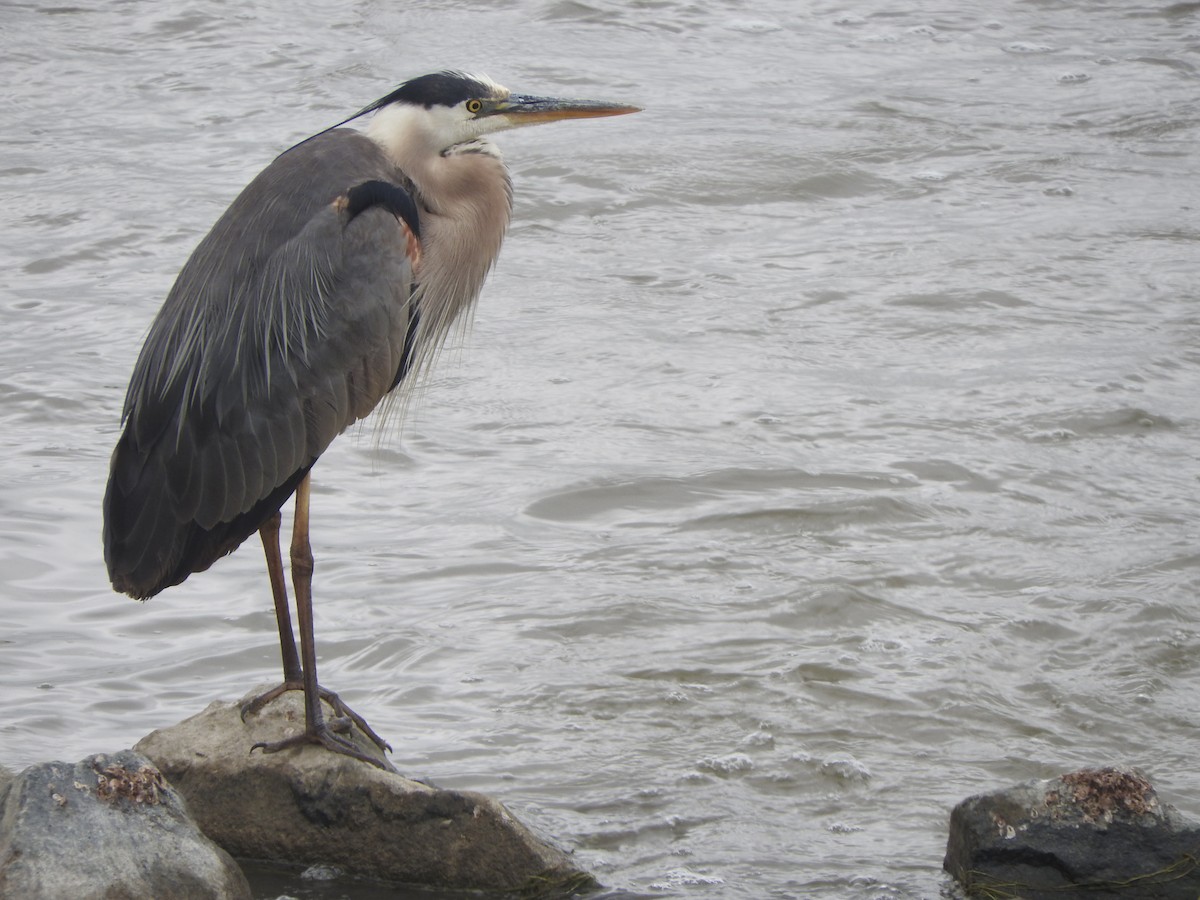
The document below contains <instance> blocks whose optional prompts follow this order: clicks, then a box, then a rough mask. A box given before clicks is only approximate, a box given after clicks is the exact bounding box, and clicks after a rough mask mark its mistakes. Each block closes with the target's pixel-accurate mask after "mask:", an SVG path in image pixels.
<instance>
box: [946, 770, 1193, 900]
mask: <svg viewBox="0 0 1200 900" xmlns="http://www.w3.org/2000/svg"><path fill="white" fill-rule="evenodd" d="M944 865H945V868H946V870H947V871H948V872H950V873H951V874H952V875H954V877H955V878H957V879H958V881H959V882H960V883H961V884H962V885H963V886H964V888H965V889H966V890H967V892H968V894H970V895H972V896H987V897H1020V898H1024V900H1043V898H1046V900H1048V898H1064V897H1073V896H1081V897H1082V896H1086V897H1089V898H1118V897H1123V898H1137V900H1159V898H1161V900H1196V898H1197V897H1198V896H1200V824H1197V823H1195V822H1191V821H1188V820H1186V819H1184V818H1183V816H1182V815H1180V813H1179V812H1178V811H1177V810H1176V809H1175V808H1174V807H1172V806H1171V805H1170V804H1167V803H1164V802H1162V801H1161V800H1160V799H1159V797H1158V794H1157V792H1156V791H1155V789H1154V787H1153V785H1151V784H1150V782H1149V781H1148V780H1147V779H1146V777H1145V776H1144V775H1143V774H1142V773H1140V772H1138V771H1137V770H1136V769H1129V768H1103V769H1084V770H1081V771H1078V772H1072V773H1069V774H1066V775H1062V776H1060V777H1058V778H1052V779H1047V780H1044V781H1031V782H1027V783H1024V784H1019V785H1015V786H1013V787H1010V788H1007V789H1005V790H1000V791H996V792H994V793H990V794H981V795H978V796H975V797H970V798H968V799H966V800H964V801H963V802H961V803H960V804H958V806H956V807H955V808H954V811H953V812H952V814H951V816H950V838H949V842H948V844H947V849H946V858H945V863H944Z"/></svg>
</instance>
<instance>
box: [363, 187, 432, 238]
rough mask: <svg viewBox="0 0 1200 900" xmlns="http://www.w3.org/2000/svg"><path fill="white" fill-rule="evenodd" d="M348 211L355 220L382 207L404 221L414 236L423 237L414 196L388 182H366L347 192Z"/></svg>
mask: <svg viewBox="0 0 1200 900" xmlns="http://www.w3.org/2000/svg"><path fill="white" fill-rule="evenodd" d="M346 200H347V201H348V203H347V206H346V211H347V213H349V216H350V219H351V220H353V219H354V217H355V216H357V215H358V214H359V213H361V212H363V211H365V210H368V209H370V208H371V207H372V206H381V207H383V208H384V209H386V210H387V211H388V212H390V213H391V214H392V215H394V216H396V217H397V218H399V219H403V220H404V224H406V225H407V226H408V228H409V231H411V232H412V233H413V235H414V236H416V237H418V238H419V237H420V236H421V219H420V216H419V215H418V214H417V204H416V201H414V200H413V198H412V194H410V193H409V192H408V191H406V190H404V188H402V187H397V186H396V185H394V184H390V183H388V182H386V181H364V182H363V183H362V184H359V185H355V186H354V187H352V188H350V190H348V191H347V192H346Z"/></svg>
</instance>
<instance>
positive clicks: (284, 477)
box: [104, 72, 637, 765]
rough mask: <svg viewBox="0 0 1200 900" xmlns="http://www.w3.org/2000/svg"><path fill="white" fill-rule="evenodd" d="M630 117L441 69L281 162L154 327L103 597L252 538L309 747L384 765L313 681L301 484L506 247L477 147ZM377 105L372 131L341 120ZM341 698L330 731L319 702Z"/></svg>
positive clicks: (207, 248) (285, 686)
mask: <svg viewBox="0 0 1200 900" xmlns="http://www.w3.org/2000/svg"><path fill="white" fill-rule="evenodd" d="M636 111H637V108H636V107H632V106H624V105H619V104H614V103H602V102H598V101H588V100H584V101H573V100H559V99H552V98H544V97H529V96H522V95H517V94H512V93H510V92H509V91H508V90H507V89H506V88H503V87H501V86H499V85H498V84H495V83H494V82H492V81H491V80H489V79H487V78H485V77H482V76H471V75H464V74H461V73H457V72H440V73H436V74H432V75H425V76H422V77H420V78H414V79H412V80H411V81H408V82H405V83H404V84H402V85H400V87H398V88H397V89H396V90H394V91H392V92H391V93H390V94H388V95H387V96H386V97H383V98H382V99H380V100H378V101H376V102H375V103H372V104H371V105H369V106H367V107H366V108H365V109H363V110H360V111H359V112H358V113H356V114H355V115H353V116H351V117H350V118H348V119H345V120H343V121H342V122H340V123H338V125H335V126H333V127H332V128H330V129H327V130H326V131H323V132H321V133H320V134H317V135H316V136H314V137H311V138H309V139H307V140H305V141H302V142H301V143H299V144H297V145H296V146H294V147H292V148H291V149H290V150H287V151H286V152H284V153H282V154H281V155H280V156H279V157H278V158H276V159H275V161H274V162H272V163H271V164H270V165H269V166H267V168H266V169H265V170H263V172H262V173H261V174H259V175H258V177H257V178H255V179H254V180H253V181H252V182H250V184H249V185H248V186H247V187H246V188H245V190H243V191H242V193H241V194H240V195H239V196H238V198H237V199H236V200H234V201H233V204H232V205H231V206H230V207H229V209H228V210H226V211H225V213H224V215H222V216H221V218H220V219H218V220H217V223H216V224H215V225H214V226H213V228H212V230H211V231H210V232H209V233H208V235H207V236H206V237H205V238H204V240H202V241H201V242H200V244H199V245H198V246H197V247H196V249H195V251H194V252H193V253H192V255H191V258H189V259H188V261H187V263H186V264H185V265H184V267H183V269H182V270H181V271H180V273H179V277H178V279H177V280H176V282H175V286H174V287H173V288H172V289H171V292H170V293H169V294H168V295H167V299H166V301H165V302H164V304H163V306H162V309H161V310H160V311H159V313H158V316H157V318H156V319H155V320H154V323H153V325H152V326H151V328H150V332H149V335H148V336H147V338H146V342H145V344H144V346H143V347H142V351H141V355H140V356H139V357H138V361H137V365H136V366H135V368H134V371H133V377H132V379H131V380H130V383H129V390H128V393H127V395H126V398H125V406H124V411H123V414H122V422H123V425H124V430H123V432H122V434H121V437H120V440H119V441H118V443H117V447H116V450H115V451H114V452H113V457H112V465H111V470H110V473H109V480H108V489H107V491H106V492H105V496H104V559H105V562H106V563H107V564H108V572H109V577H110V578H111V579H112V584H113V587H114V588H115V589H116V590H118V591H123V592H124V593H127V594H129V595H130V596H132V597H136V598H138V599H146V598H149V597H152V596H154V595H155V594H157V593H158V592H159V591H161V590H163V589H164V588H166V587H170V586H171V585H174V584H178V583H179V582H181V581H183V580H184V579H185V578H187V577H188V576H189V575H190V574H192V573H193V572H200V571H203V570H204V569H207V568H208V567H209V566H210V565H212V564H213V563H214V562H215V561H216V560H217V559H219V558H220V557H222V556H224V555H225V554H227V553H230V552H232V551H233V550H234V549H236V548H237V547H238V546H239V545H240V544H241V543H242V542H243V541H245V540H246V538H248V537H249V536H250V535H251V534H253V533H254V532H255V531H258V532H259V533H260V535H261V537H262V542H263V547H264V549H265V552H266V557H267V570H268V573H269V575H270V580H271V592H272V595H273V597H274V601H275V615H276V618H277V620H278V625H279V642H280V649H281V653H282V656H283V683H282V684H281V685H279V687H277V688H275V689H273V690H271V691H268V692H267V693H266V694H264V695H262V696H261V697H259V698H256V699H255V700H254V701H253V702H252V703H250V704H247V706H246V707H243V717H244V716H245V715H246V714H247V712H248V711H253V710H256V709H258V708H260V707H261V705H262V704H263V703H265V702H267V701H268V700H270V699H272V698H274V697H276V696H278V695H279V694H281V693H283V692H284V691H287V690H296V689H302V690H303V691H304V709H305V730H304V732H303V733H302V734H299V735H296V736H293V737H290V738H286V739H282V740H279V741H276V742H274V743H269V744H261V745H255V746H256V747H261V748H262V749H263V750H265V751H267V752H272V751H276V750H281V749H284V748H286V747H293V746H296V745H299V744H302V743H306V742H312V743H317V744H321V745H323V746H325V747H327V748H328V749H330V750H333V751H336V752H339V753H344V754H346V755H349V756H353V757H356V758H358V759H363V760H365V761H367V762H370V763H373V764H375V765H380V763H379V762H378V761H377V760H376V759H375V758H374V757H372V756H370V755H368V754H365V753H363V752H362V751H360V750H359V749H358V748H357V747H356V746H355V745H354V744H353V742H351V741H350V740H348V739H347V738H345V737H342V736H341V734H339V733H335V731H340V732H343V733H344V731H345V730H346V728H348V727H349V722H348V721H347V717H348V718H351V719H353V721H354V722H356V723H357V724H359V725H360V727H362V728H363V730H364V731H365V732H366V733H367V734H368V735H369V736H370V737H371V739H372V740H374V741H375V743H376V744H378V745H379V746H380V748H381V749H384V748H386V747H387V745H386V744H385V743H384V742H383V741H382V740H380V739H379V737H378V736H377V735H375V733H374V732H373V731H371V730H370V729H369V728H368V727H367V726H366V723H365V722H363V721H362V720H361V719H360V718H359V717H358V716H356V715H355V714H354V713H352V712H351V711H350V710H348V709H347V708H346V707H345V706H344V705H342V704H341V702H340V701H339V700H338V699H337V697H336V695H334V694H332V693H331V692H329V691H325V690H324V689H323V688H321V687H320V686H319V685H318V683H317V667H316V650H315V646H314V641H313V620H312V593H311V585H312V572H313V557H312V550H311V547H310V545H309V539H308V494H309V473H310V470H311V469H312V466H313V464H314V463H315V462H316V461H317V458H318V457H319V456H320V455H321V454H322V453H323V452H324V451H325V449H326V448H327V447H328V446H329V444H330V442H331V441H332V440H333V439H334V438H335V437H336V436H337V435H338V434H340V433H341V432H342V431H343V430H344V429H345V428H347V427H348V426H349V425H351V424H352V423H353V422H355V421H357V420H358V419H361V418H362V417H364V416H366V415H367V414H368V413H370V412H371V411H372V410H373V409H374V408H375V406H376V405H377V404H378V403H379V402H380V400H382V399H383V397H384V396H385V395H386V394H387V393H388V392H389V391H391V390H392V389H394V388H396V387H397V386H398V385H400V384H401V382H403V381H405V379H406V378H407V377H411V376H413V375H415V374H417V373H419V372H420V371H421V370H422V368H423V367H425V366H427V365H428V364H429V362H430V361H431V359H432V357H433V356H434V355H435V354H436V352H437V350H438V348H439V347H440V346H441V344H442V342H443V341H444V339H445V337H446V335H447V333H448V331H449V330H450V327H451V324H452V323H453V322H454V321H455V319H457V318H458V317H459V316H460V315H462V314H463V313H464V312H465V311H467V310H469V309H470V308H471V306H472V305H473V304H474V302H475V299H476V297H477V296H478V295H479V291H480V288H481V287H482V285H483V281H484V278H485V276H486V275H487V273H488V270H489V269H491V267H492V264H493V263H494V262H495V260H496V256H497V254H498V253H499V250H500V243H501V240H502V239H503V237H504V232H505V230H506V228H507V226H508V221H509V216H510V213H511V209H512V185H511V182H510V180H509V177H508V171H507V169H506V168H505V166H504V163H503V161H502V159H501V157H500V153H499V152H498V150H497V149H496V147H495V146H494V145H493V144H491V143H490V142H489V141H488V140H487V139H486V137H485V135H487V134H490V133H492V132H497V131H503V130H505V129H509V128H517V127H520V126H523V125H534V124H537V123H539V122H552V121H555V120H558V119H569V118H586V117H592V116H613V115H621V114H624V113H630V112H636ZM367 113H374V117H373V118H372V119H371V121H370V123H369V125H368V126H367V128H366V132H365V134H364V133H360V132H358V131H355V130H352V129H348V128H343V127H341V126H343V125H346V124H347V123H348V122H350V121H352V120H354V119H357V118H358V117H359V116H363V115H365V114H367ZM293 494H294V495H295V523H294V527H293V531H292V544H291V568H292V581H293V584H294V586H295V590H296V613H297V619H298V626H299V630H300V650H301V653H300V655H297V653H296V643H295V638H294V636H293V632H292V623H291V617H290V615H289V612H288V598H287V587H286V585H285V583H284V576H283V561H282V557H281V554H280V549H279V526H280V508H281V507H282V506H283V504H284V503H285V502H286V501H287V499H288V498H289V497H291V496H292V495H293ZM322 698H324V699H326V700H327V701H329V702H330V703H331V704H332V705H333V708H334V709H335V711H336V715H337V717H338V718H337V719H336V720H335V721H334V723H333V724H332V726H331V723H329V722H326V721H325V719H324V716H323V713H322V710H321V699H322Z"/></svg>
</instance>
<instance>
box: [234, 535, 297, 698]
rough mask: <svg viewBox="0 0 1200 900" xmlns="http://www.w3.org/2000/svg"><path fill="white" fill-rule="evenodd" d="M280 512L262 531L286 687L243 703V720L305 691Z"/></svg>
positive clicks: (282, 686) (275, 688)
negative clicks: (282, 552) (285, 573)
mask: <svg viewBox="0 0 1200 900" xmlns="http://www.w3.org/2000/svg"><path fill="white" fill-rule="evenodd" d="M281 518H282V517H281V516H280V515H279V513H275V515H273V516H271V518H269V519H267V521H266V522H264V523H263V526H262V527H261V528H260V529H258V535H259V537H261V538H262V544H263V552H264V553H265V554H266V557H267V574H268V575H269V576H270V578H271V596H272V598H273V599H274V601H275V622H276V624H277V625H278V626H279V652H280V654H281V655H282V656H283V684H280V685H279V686H277V687H274V688H271V690H269V691H267V692H266V693H265V694H259V695H258V696H257V697H255V698H254V699H252V700H249V701H247V702H246V703H244V704H242V719H243V721H244V720H245V718H246V716H248V715H250V714H251V713H256V712H258V711H259V710H260V709H262V708H263V707H264V706H266V705H267V704H268V703H270V702H271V701H272V700H274V699H275V698H276V697H278V696H280V695H281V694H284V693H286V692H287V691H298V690H301V689H302V687H303V685H302V684H301V679H302V677H303V674H302V673H301V671H300V656H299V654H298V653H296V636H295V635H294V634H293V633H292V616H291V613H290V612H289V611H288V595H287V584H286V582H285V581H284V577H283V559H282V558H281V556H280V554H279V522H280V519H281Z"/></svg>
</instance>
